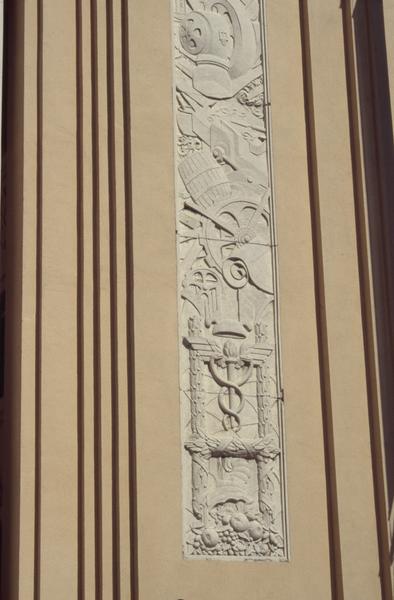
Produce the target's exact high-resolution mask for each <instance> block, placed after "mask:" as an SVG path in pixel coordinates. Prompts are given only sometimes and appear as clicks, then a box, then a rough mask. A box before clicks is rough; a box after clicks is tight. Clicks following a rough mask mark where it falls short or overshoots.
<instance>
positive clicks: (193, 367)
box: [173, 0, 287, 560]
mask: <svg viewBox="0 0 394 600" xmlns="http://www.w3.org/2000/svg"><path fill="white" fill-rule="evenodd" d="M263 11H264V7H263V5H262V4H260V2H259V0H187V1H186V0H174V13H173V16H174V30H173V31H174V104H175V111H174V112H175V121H176V123H175V146H176V160H175V163H176V205H177V248H178V274H179V284H178V289H179V328H180V389H181V414H182V435H183V446H184V448H183V511H184V515H183V520H184V555H185V557H188V558H189V557H190V558H194V557H196V558H207V557H209V558H214V557H215V558H217V559H219V558H221V559H229V558H233V559H238V560H248V559H249V560H263V559H275V560H280V559H282V560H283V559H286V558H287V539H286V502H285V489H284V488H285V481H284V457H283V427H282V399H283V397H282V386H281V375H280V352H279V340H278V298H277V294H278V290H277V274H276V239H275V226H274V211H273V197H272V177H271V153H270V127H269V102H268V92H267V73H266V66H265V65H266V56H265V43H264V42H265V37H264V13H263Z"/></svg>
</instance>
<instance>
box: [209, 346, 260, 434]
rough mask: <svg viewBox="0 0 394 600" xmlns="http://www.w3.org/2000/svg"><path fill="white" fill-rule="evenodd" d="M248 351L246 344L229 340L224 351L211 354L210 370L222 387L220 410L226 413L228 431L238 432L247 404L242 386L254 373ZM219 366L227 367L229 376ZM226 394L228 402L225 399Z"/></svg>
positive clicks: (219, 401)
mask: <svg viewBox="0 0 394 600" xmlns="http://www.w3.org/2000/svg"><path fill="white" fill-rule="evenodd" d="M247 351H248V347H247V346H246V345H245V344H242V345H241V347H240V348H238V347H237V345H236V344H235V342H233V341H232V340H227V341H226V342H225V343H224V345H223V352H222V353H218V354H216V355H214V356H211V358H210V359H209V363H208V365H209V371H210V373H211V375H212V377H213V378H214V380H215V381H216V383H217V384H218V385H219V386H220V388H221V389H220V392H219V395H218V403H219V407H220V410H221V411H222V412H223V413H224V416H223V420H222V423H223V427H224V429H225V430H226V431H229V430H233V431H234V432H238V431H239V430H240V429H241V417H240V414H241V412H242V410H243V408H244V406H245V399H244V396H243V393H242V390H241V387H242V386H244V385H245V384H246V383H247V382H248V381H249V379H250V377H251V375H252V373H253V361H252V360H251V358H250V357H249V356H248V354H247ZM217 367H220V368H221V369H226V372H227V378H224V377H223V376H222V374H221V373H220V371H219V370H218V368H217ZM245 367H246V372H245V370H244V368H245ZM238 373H240V376H238V377H237V374H238ZM226 389H227V394H226V392H225V390H226ZM226 395H227V397H228V404H226V400H225V396H226Z"/></svg>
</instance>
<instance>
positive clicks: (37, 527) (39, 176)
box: [34, 0, 43, 600]
mask: <svg viewBox="0 0 394 600" xmlns="http://www.w3.org/2000/svg"><path fill="white" fill-rule="evenodd" d="M42 136H43V0H37V173H36V194H37V246H36V347H35V353H36V357H35V411H36V415H35V418H36V420H35V494H34V495H35V498H34V500H35V522H34V600H39V599H40V596H41V593H40V589H41V580H40V567H41V395H42V394H41V358H42V207H43V202H42V190H43V164H42V160H43V139H42Z"/></svg>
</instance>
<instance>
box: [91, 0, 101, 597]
mask: <svg viewBox="0 0 394 600" xmlns="http://www.w3.org/2000/svg"><path fill="white" fill-rule="evenodd" d="M90 7H91V9H90V10H91V77H92V80H91V85H92V107H91V109H92V112H91V118H92V177H93V207H92V219H93V338H94V341H93V348H94V374H93V377H94V482H95V491H94V501H95V508H94V512H95V572H96V581H95V586H96V591H95V595H96V599H97V600H102V598H103V591H102V482H101V464H102V456H101V386H100V374H101V354H100V346H101V327H100V183H99V168H100V156H99V140H98V128H99V117H98V64H97V0H91V4H90Z"/></svg>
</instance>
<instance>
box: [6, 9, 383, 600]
mask: <svg viewBox="0 0 394 600" xmlns="http://www.w3.org/2000/svg"><path fill="white" fill-rule="evenodd" d="M307 4H309V27H308V23H307V19H306V13H305V7H306V5H307ZM337 4H338V3H336V2H331V1H330V2H328V1H327V0H321V1H317V0H313V2H309V3H307V2H301V3H300V2H298V1H297V0H285V1H284V2H273V1H271V0H266V16H267V32H268V40H267V43H268V53H269V67H270V88H271V103H272V136H273V137H272V141H273V166H274V178H275V188H276V198H275V200H276V211H277V230H278V240H279V277H280V317H281V340H282V359H283V377H284V390H285V429H286V464H287V495H288V513H289V537H290V560H289V561H288V562H284V563H279V564H274V563H263V564H261V563H228V562H227V563H226V562H221V563H220V562H215V561H198V562H196V561H185V560H184V559H182V534H181V528H182V509H181V501H182V491H181V441H180V425H179V422H180V418H179V392H178V330H177V291H176V287H177V278H176V268H177V263H176V247H175V198H174V158H173V156H174V150H173V115H172V58H171V11H170V3H169V2H167V1H166V2H159V3H158V2H157V1H154V0H144V2H138V1H137V0H130V1H127V0H110V1H109V2H104V1H103V0H92V2H91V3H87V2H84V0H76V2H75V3H74V2H69V1H66V0H50V1H49V0H38V1H37V3H36V2H25V3H23V2H20V3H19V2H18V3H16V5H15V14H14V24H13V27H15V36H14V43H15V46H14V49H15V56H16V59H15V63H14V65H13V78H14V79H13V78H11V79H10V82H11V84H10V93H13V94H14V96H13V98H14V100H15V103H14V104H13V105H12V106H13V108H12V110H13V111H14V112H13V113H10V130H9V132H10V133H9V136H10V137H9V140H10V141H9V144H10V157H11V158H10V159H9V161H10V163H9V164H10V167H9V168H10V184H9V191H7V193H8V194H9V198H10V202H11V199H12V209H11V210H10V214H11V216H10V221H9V225H8V227H9V231H10V232H11V233H10V236H11V238H10V239H11V241H10V248H12V251H11V252H10V253H9V255H8V269H9V270H10V272H12V276H11V277H10V283H9V289H10V291H9V294H10V295H9V297H10V298H11V299H13V300H14V301H13V302H12V304H11V306H12V308H11V309H10V313H9V314H10V317H9V322H10V325H9V331H8V337H7V348H8V356H7V361H8V362H7V369H8V370H7V388H6V390H7V393H8V395H9V398H10V399H12V401H10V407H11V408H10V411H9V412H8V413H7V418H8V419H9V420H10V421H9V422H10V423H11V424H12V430H11V433H12V435H11V439H10V443H9V446H8V452H9V458H10V468H11V471H10V472H11V473H12V474H13V487H12V495H9V505H8V506H9V515H10V518H9V525H10V528H9V538H8V540H9V541H8V543H9V549H10V550H9V556H10V567H11V570H10V573H11V574H12V576H11V577H9V579H8V584H7V588H6V591H5V593H6V595H5V596H4V597H5V598H7V599H8V598H9V600H16V599H18V600H53V599H54V598H56V600H62V599H64V600H66V599H67V600H70V599H77V598H78V599H80V600H82V599H86V600H89V599H92V600H93V599H94V598H95V599H96V598H97V599H99V600H100V599H102V600H109V599H110V598H114V599H122V600H123V599H124V600H126V599H127V600H128V599H129V598H131V597H132V598H137V589H138V593H139V596H138V597H139V598H140V600H159V598H160V599H162V598H164V599H165V600H167V599H168V600H180V599H182V600H202V599H204V600H214V599H215V600H235V599H236V598H246V597H247V598H250V600H257V599H259V600H262V599H267V600H268V599H271V598H275V599H276V600H291V599H294V600H298V599H301V598H302V599H305V600H315V599H316V598H319V600H320V599H321V600H325V599H327V600H328V599H329V598H335V599H337V598H338V600H340V599H341V598H344V599H345V600H361V599H365V600H390V589H389V588H390V585H391V584H390V583H389V580H388V579H387V573H386V574H385V575H383V577H386V579H385V581H386V583H385V586H386V587H385V586H383V587H382V586H381V578H380V573H381V572H384V569H386V570H387V561H386V562H384V561H382V556H381V552H379V548H381V538H379V535H382V531H383V529H384V528H383V529H382V526H381V524H380V525H379V522H377V517H376V514H377V499H376V493H375V492H376V481H375V480H374V473H375V477H376V468H378V469H379V468H380V465H376V464H375V462H374V458H373V457H374V452H373V444H372V450H371V428H370V420H371V418H372V417H371V415H373V414H374V413H373V411H372V412H371V410H370V390H369V389H368V381H369V380H368V368H369V367H368V364H369V363H368V362H367V361H366V358H365V345H364V344H365V336H364V333H365V330H364V324H363V312H362V310H363V303H362V294H363V293H365V288H363V287H361V292H360V277H359V268H360V250H359V246H358V241H359V236H360V231H359V228H358V227H357V219H356V213H355V178H354V169H353V166H354V165H353V163H352V158H354V156H353V154H352V149H354V139H353V138H352V132H351V129H349V89H348V86H347V71H346V57H347V56H348V55H347V54H346V52H345V44H344V34H343V21H342V12H341V10H340V9H339V7H338V5H337ZM300 9H301V11H300ZM390 10H391V9H390V6H388V12H389V13H390ZM390 26H391V21H390V18H388V20H387V27H388V28H389V27H390ZM388 37H390V36H388ZM22 51H23V53H22ZM312 92H313V94H312ZM9 110H11V109H9ZM16 114H17V117H18V118H16V117H15V115H16ZM360 294H361V295H360ZM10 427H11V426H10ZM378 442H379V440H378ZM378 442H376V440H375V443H378ZM373 467H374V468H375V471H374V470H373ZM11 509H12V510H11ZM379 527H380V529H379ZM383 534H384V532H383ZM384 535H386V536H387V535H388V534H387V531H386V534H384ZM385 541H386V543H388V538H387V539H385Z"/></svg>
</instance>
